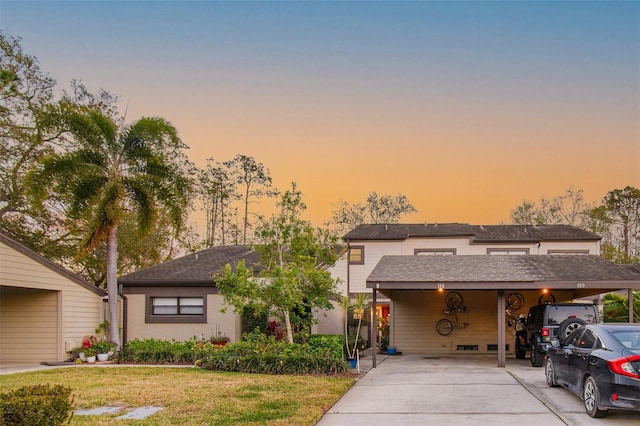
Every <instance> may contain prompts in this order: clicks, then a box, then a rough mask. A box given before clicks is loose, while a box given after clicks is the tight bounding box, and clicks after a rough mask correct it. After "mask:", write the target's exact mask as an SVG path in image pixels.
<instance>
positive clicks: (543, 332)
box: [540, 327, 550, 337]
mask: <svg viewBox="0 0 640 426" xmlns="http://www.w3.org/2000/svg"><path fill="white" fill-rule="evenodd" d="M549 334H550V331H549V329H548V328H547V327H542V330H540V335H541V336H542V337H549Z"/></svg>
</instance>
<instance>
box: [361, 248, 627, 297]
mask: <svg viewBox="0 0 640 426" xmlns="http://www.w3.org/2000/svg"><path fill="white" fill-rule="evenodd" d="M445 283H449V284H455V287H456V288H473V289H483V288H485V289H489V288H490V289H501V288H504V289H507V288H513V284H517V283H521V284H527V283H528V284H534V287H538V284H539V286H540V287H549V288H572V289H576V288H586V289H588V288H590V287H591V288H595V287H597V288H640V273H638V272H635V271H633V270H631V269H629V268H626V267H624V266H622V265H618V264H616V263H613V262H611V261H609V260H607V259H604V258H602V257H600V256H595V255H565V256H551V255H521V256H491V255H475V256H464V255H461V256H407V255H405V256H383V257H382V258H381V259H380V261H379V262H378V264H377V265H376V267H375V268H374V269H373V271H371V274H370V275H369V277H368V278H367V287H368V288H378V289H433V288H439V287H442V286H443V284H445ZM583 285H584V287H583ZM449 287H452V286H450V285H447V288H449Z"/></svg>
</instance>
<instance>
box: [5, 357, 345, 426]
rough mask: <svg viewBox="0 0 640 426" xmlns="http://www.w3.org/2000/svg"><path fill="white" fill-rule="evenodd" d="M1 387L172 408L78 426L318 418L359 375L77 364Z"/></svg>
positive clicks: (86, 419)
mask: <svg viewBox="0 0 640 426" xmlns="http://www.w3.org/2000/svg"><path fill="white" fill-rule="evenodd" d="M0 377H1V379H0V392H3V391H7V390H11V389H15V388H18V387H20V386H25V385H31V384H44V383H50V384H61V385H65V386H69V387H71V389H73V394H74V397H75V400H74V402H75V407H76V409H79V408H95V407H100V406H105V405H106V406H120V407H123V408H125V409H134V408H138V407H144V406H148V405H153V406H157V407H165V409H164V410H162V411H160V412H158V413H156V414H153V415H152V416H150V417H148V418H146V419H145V420H138V421H133V420H127V421H124V423H123V421H122V420H115V417H117V416H118V415H120V414H123V413H124V412H126V411H124V412H121V413H120V414H116V415H101V416H74V418H73V420H72V422H71V424H74V425H85V424H86V425H88V424H91V425H104V424H116V423H117V424H144V425H175V424H201V425H202V424H215V425H234V424H255V425H313V424H315V423H316V422H317V421H318V420H319V419H320V417H322V414H323V413H324V412H325V411H326V410H327V409H329V408H330V407H331V406H332V405H333V404H334V403H335V402H336V401H337V400H338V399H339V398H340V397H341V396H342V395H343V394H344V393H345V392H346V391H347V390H348V389H349V388H350V387H351V386H352V385H353V384H354V382H355V379H354V378H353V377H344V376H343V377H333V376H271V375H261V374H243V373H224V372H214V371H208V370H203V369H199V368H178V367H161V368H154V367H121V368H114V367H82V366H80V367H71V368H56V369H51V370H45V371H35V372H28V373H16V374H9V375H3V376H0Z"/></svg>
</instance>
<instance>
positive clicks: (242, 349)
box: [202, 333, 349, 374]
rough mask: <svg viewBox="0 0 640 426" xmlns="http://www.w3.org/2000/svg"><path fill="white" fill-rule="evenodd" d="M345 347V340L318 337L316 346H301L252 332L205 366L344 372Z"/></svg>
mask: <svg viewBox="0 0 640 426" xmlns="http://www.w3.org/2000/svg"><path fill="white" fill-rule="evenodd" d="M337 337H338V338H339V337H340V336H337ZM342 344H343V340H341V339H338V341H336V339H333V338H332V337H331V336H325V339H323V338H321V337H319V338H315V339H314V343H313V344H303V345H301V344H297V343H289V342H286V341H280V340H276V339H275V338H274V337H273V336H265V335H264V334H262V333H251V334H248V335H245V337H244V340H243V341H241V342H237V343H233V344H231V345H227V346H225V347H224V348H222V349H221V350H219V351H217V352H213V353H210V354H208V355H207V356H206V357H204V358H203V362H202V367H203V368H206V369H209V370H222V371H238V372H243V373H262V374H335V373H343V372H345V371H347V370H349V366H348V364H346V362H345V361H344V359H343V358H342Z"/></svg>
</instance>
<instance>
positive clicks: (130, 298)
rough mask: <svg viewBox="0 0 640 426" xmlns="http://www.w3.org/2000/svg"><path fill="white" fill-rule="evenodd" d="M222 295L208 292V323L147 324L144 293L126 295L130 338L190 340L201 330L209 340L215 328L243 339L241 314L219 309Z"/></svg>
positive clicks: (231, 336)
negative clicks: (223, 311) (224, 311)
mask: <svg viewBox="0 0 640 426" xmlns="http://www.w3.org/2000/svg"><path fill="white" fill-rule="evenodd" d="M221 308H222V296H219V295H214V294H209V295H207V322H206V323H199V324H190V323H175V324H171V323H170V324H166V323H162V324H157V323H153V324H147V323H145V295H144V294H129V295H127V340H134V339H147V338H154V339H176V340H178V341H183V340H188V339H190V338H192V337H193V336H199V335H200V334H201V333H202V334H203V335H204V337H205V338H206V339H208V338H209V337H211V335H213V334H215V333H216V327H217V329H218V330H220V331H221V332H222V333H224V334H225V335H226V336H227V337H229V338H230V339H231V341H233V342H235V341H237V340H240V337H241V336H240V334H241V331H240V316H239V315H236V314H234V313H233V309H232V308H230V309H228V310H227V312H226V313H224V314H223V313H222V312H220V309H221Z"/></svg>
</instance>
